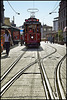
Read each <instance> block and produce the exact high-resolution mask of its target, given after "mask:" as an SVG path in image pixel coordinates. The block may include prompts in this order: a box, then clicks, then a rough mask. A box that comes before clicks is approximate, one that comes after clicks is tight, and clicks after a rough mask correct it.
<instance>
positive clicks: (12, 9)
mask: <svg viewBox="0 0 67 100" xmlns="http://www.w3.org/2000/svg"><path fill="white" fill-rule="evenodd" d="M7 2H8V0H7ZM8 4H9V6H10V7H11V8H12V10H13V11H14V12H15V13H16V14H18V15H20V13H18V12H16V11H15V10H14V8H13V7H12V6H11V4H10V3H9V2H8Z"/></svg>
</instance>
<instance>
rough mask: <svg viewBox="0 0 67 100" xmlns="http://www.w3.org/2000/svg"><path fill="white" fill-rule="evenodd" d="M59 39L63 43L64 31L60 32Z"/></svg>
mask: <svg viewBox="0 0 67 100" xmlns="http://www.w3.org/2000/svg"><path fill="white" fill-rule="evenodd" d="M58 37H59V41H63V31H62V30H58Z"/></svg>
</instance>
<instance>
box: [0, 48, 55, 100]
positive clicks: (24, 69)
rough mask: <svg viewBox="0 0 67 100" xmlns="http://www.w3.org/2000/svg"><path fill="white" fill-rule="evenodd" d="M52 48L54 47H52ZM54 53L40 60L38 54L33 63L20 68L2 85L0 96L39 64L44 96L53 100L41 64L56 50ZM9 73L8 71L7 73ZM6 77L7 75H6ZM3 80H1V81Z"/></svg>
mask: <svg viewBox="0 0 67 100" xmlns="http://www.w3.org/2000/svg"><path fill="white" fill-rule="evenodd" d="M51 47H52V46H51ZM53 48H54V47H53ZM54 49H55V51H54V52H52V53H50V54H48V55H47V56H45V57H42V58H40V57H39V53H37V54H38V59H36V60H35V61H33V62H32V63H30V64H28V65H27V66H26V67H25V68H22V69H21V70H20V71H19V72H17V73H16V74H15V75H14V76H13V77H12V78H11V79H10V80H9V81H8V82H7V83H6V84H5V85H3V87H2V88H1V96H2V95H3V94H4V93H5V92H6V90H7V89H8V88H9V87H10V86H11V85H12V84H13V83H14V82H15V81H16V80H17V79H18V78H19V77H20V76H21V75H22V74H23V73H24V72H25V71H26V70H27V69H28V68H29V67H30V66H32V65H34V64H35V63H39V66H40V69H41V76H42V82H43V86H44V89H45V91H46V92H45V94H46V98H47V99H54V98H55V96H54V95H53V91H52V88H51V86H50V83H49V81H48V78H47V75H46V71H45V69H44V67H43V63H42V60H43V59H45V58H47V57H49V56H50V55H52V54H54V53H55V52H56V51H57V49H56V48H54ZM9 72H10V71H9ZM6 75H7V74H6ZM2 79H4V78H1V80H2Z"/></svg>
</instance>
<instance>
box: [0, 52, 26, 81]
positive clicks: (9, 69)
mask: <svg viewBox="0 0 67 100" xmlns="http://www.w3.org/2000/svg"><path fill="white" fill-rule="evenodd" d="M26 51H27V50H26ZM26 51H24V52H23V53H22V54H21V55H20V56H19V57H18V58H17V59H16V60H15V61H14V62H12V63H11V65H10V66H9V68H8V69H7V70H6V71H5V72H4V74H3V75H2V76H1V78H0V81H2V80H3V79H4V78H5V77H6V76H7V75H8V73H9V72H10V71H11V70H12V69H13V68H14V66H15V65H16V64H17V63H18V61H19V60H20V59H21V57H22V56H23V55H24V54H25V53H26Z"/></svg>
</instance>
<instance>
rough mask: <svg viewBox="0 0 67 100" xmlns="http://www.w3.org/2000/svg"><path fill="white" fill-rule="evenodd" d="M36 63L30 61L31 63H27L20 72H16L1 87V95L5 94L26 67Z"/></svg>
mask: <svg viewBox="0 0 67 100" xmlns="http://www.w3.org/2000/svg"><path fill="white" fill-rule="evenodd" d="M35 63H37V62H36V61H34V62H32V63H30V64H29V65H27V66H26V67H25V68H23V69H21V70H20V71H19V72H18V73H16V74H15V75H14V76H13V77H12V78H11V79H10V80H9V81H8V82H7V83H6V84H5V85H4V86H3V87H2V88H1V91H0V92H1V93H0V94H1V96H2V95H3V94H4V92H5V91H6V90H7V89H8V88H9V87H10V86H11V85H12V84H13V83H14V81H15V80H17V79H18V78H19V77H20V76H21V75H22V74H23V73H24V71H25V70H26V69H28V68H29V67H30V66H32V65H34V64H35Z"/></svg>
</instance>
